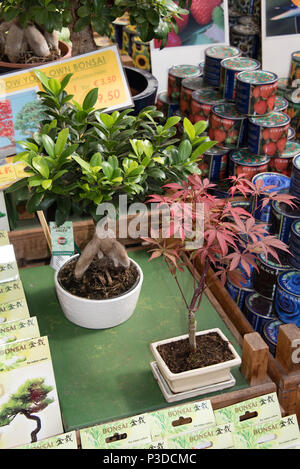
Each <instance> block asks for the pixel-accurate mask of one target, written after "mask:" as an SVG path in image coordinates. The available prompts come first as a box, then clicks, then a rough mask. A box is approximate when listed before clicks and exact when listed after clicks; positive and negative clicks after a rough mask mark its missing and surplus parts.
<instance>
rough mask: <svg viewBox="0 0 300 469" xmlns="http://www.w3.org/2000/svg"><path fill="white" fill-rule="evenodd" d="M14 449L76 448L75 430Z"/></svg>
mask: <svg viewBox="0 0 300 469" xmlns="http://www.w3.org/2000/svg"><path fill="white" fill-rule="evenodd" d="M14 449H78V444H77V438H76V432H75V431H73V432H68V433H63V434H62V435H57V436H53V437H52V438H46V439H45V440H41V441H37V442H36V443H29V444H27V445H23V446H17V447H16V448H14Z"/></svg>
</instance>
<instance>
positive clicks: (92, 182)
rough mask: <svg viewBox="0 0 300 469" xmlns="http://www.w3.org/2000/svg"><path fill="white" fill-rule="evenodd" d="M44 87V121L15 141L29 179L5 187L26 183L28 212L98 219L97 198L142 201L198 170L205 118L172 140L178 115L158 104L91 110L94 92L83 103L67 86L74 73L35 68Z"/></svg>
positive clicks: (62, 218) (61, 218)
mask: <svg viewBox="0 0 300 469" xmlns="http://www.w3.org/2000/svg"><path fill="white" fill-rule="evenodd" d="M38 76H39V77H40V79H41V80H42V83H43V88H44V91H42V92H40V93H39V95H40V98H41V103H42V105H43V106H44V112H45V116H46V117H45V119H44V121H43V125H42V128H41V129H40V130H39V131H37V132H35V133H34V135H33V138H32V139H30V138H29V139H28V140H27V141H21V142H18V143H19V144H20V145H21V146H22V147H23V148H24V150H25V151H23V152H21V153H19V154H18V155H17V156H16V157H15V159H14V161H23V162H25V163H26V165H27V166H28V168H29V172H28V177H27V178H24V179H23V180H21V181H17V182H16V183H15V184H14V185H12V186H11V187H10V188H9V189H8V190H7V192H11V191H14V190H16V189H20V188H23V187H25V186H27V187H28V188H29V189H30V198H29V200H28V203H27V210H28V211H29V212H30V213H33V212H35V211H37V210H45V209H47V208H49V207H50V206H51V205H52V204H54V203H55V204H56V223H57V224H58V225H60V224H62V223H63V222H64V221H65V220H66V219H67V218H68V216H69V214H70V213H76V214H78V215H82V214H88V215H90V216H92V217H93V218H94V219H95V220H97V216H96V210H97V207H98V205H99V204H101V203H103V202H108V201H112V203H116V205H117V203H118V199H119V196H120V195H126V196H127V198H128V201H129V202H130V201H133V200H134V201H145V199H146V197H147V196H148V195H149V194H151V193H153V191H155V192H159V191H161V186H162V184H163V183H168V182H181V181H183V180H185V179H187V178H188V176H189V175H190V174H197V173H198V174H199V173H200V170H199V168H198V159H199V157H200V156H201V155H202V154H203V152H205V151H206V150H207V149H209V148H210V147H211V146H212V145H213V144H214V142H211V141H210V140H209V138H208V137H206V136H201V133H202V132H203V129H204V127H205V125H204V127H203V123H197V124H195V125H194V126H192V124H191V123H190V125H191V126H192V128H193V133H192V134H191V133H190V134H189V135H188V134H186V133H185V134H184V135H183V137H181V138H177V135H176V127H175V125H176V124H177V123H178V122H179V120H180V118H179V117H176V116H174V117H170V118H169V119H164V118H163V114H162V113H161V112H159V111H157V109H156V108H155V107H153V106H152V107H148V108H145V109H143V110H142V111H141V113H140V114H139V115H138V116H132V115H130V110H126V111H122V112H118V111H115V112H113V113H112V114H107V113H105V112H100V111H99V110H96V109H95V108H94V106H95V104H96V102H97V96H98V90H97V89H92V90H91V91H89V93H88V94H87V95H86V97H85V99H84V101H83V103H82V104H79V103H76V102H75V101H72V95H68V94H67V93H66V91H65V87H66V86H67V84H68V82H69V80H70V79H71V75H67V76H66V77H65V78H63V79H62V81H58V80H56V79H52V78H47V77H46V76H45V74H43V73H41V72H39V73H38Z"/></svg>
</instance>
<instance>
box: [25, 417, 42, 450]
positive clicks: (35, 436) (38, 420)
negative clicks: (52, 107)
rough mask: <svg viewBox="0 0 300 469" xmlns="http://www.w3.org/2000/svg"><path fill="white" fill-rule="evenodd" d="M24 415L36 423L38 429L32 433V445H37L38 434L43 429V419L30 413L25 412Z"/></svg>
mask: <svg viewBox="0 0 300 469" xmlns="http://www.w3.org/2000/svg"><path fill="white" fill-rule="evenodd" d="M23 414H24V415H25V417H26V418H27V419H29V420H35V421H36V429H35V430H33V431H32V432H31V443H35V442H36V441H37V434H38V432H39V431H40V429H41V428H42V425H41V419H40V418H39V417H37V416H36V415H31V414H30V413H29V412H23Z"/></svg>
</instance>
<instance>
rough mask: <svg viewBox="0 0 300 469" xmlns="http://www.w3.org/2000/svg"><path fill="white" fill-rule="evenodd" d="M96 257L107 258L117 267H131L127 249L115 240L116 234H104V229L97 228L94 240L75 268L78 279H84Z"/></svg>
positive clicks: (107, 232)
mask: <svg viewBox="0 0 300 469" xmlns="http://www.w3.org/2000/svg"><path fill="white" fill-rule="evenodd" d="M104 235H107V237H104ZM96 255H98V258H99V260H103V258H105V257H106V258H108V259H110V260H112V261H113V264H114V266H115V267H125V268H128V267H129V266H130V259H129V257H128V255H127V252H126V249H125V248H124V246H123V245H122V244H121V243H119V241H117V240H116V239H115V237H114V233H113V232H112V231H109V230H107V231H105V232H104V231H103V229H101V228H99V227H97V228H96V231H95V234H94V236H93V238H92V239H91V241H90V242H89V243H88V244H87V245H86V247H85V248H84V250H83V252H82V254H81V256H80V257H79V259H78V261H77V264H76V268H75V278H76V279H80V278H82V276H83V274H84V272H85V271H86V270H87V269H88V267H89V265H90V264H91V262H92V260H93V259H94V257H95V256H96ZM104 261H105V260H104ZM108 282H109V278H108Z"/></svg>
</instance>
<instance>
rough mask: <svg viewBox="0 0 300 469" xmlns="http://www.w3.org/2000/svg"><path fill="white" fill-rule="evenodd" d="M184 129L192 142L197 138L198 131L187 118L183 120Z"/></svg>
mask: <svg viewBox="0 0 300 469" xmlns="http://www.w3.org/2000/svg"><path fill="white" fill-rule="evenodd" d="M183 128H184V130H185V131H186V133H187V134H188V137H189V139H190V140H191V142H192V141H193V140H194V138H195V136H196V131H195V128H194V126H193V124H192V123H191V121H190V120H189V119H187V118H186V117H185V118H184V119H183Z"/></svg>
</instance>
